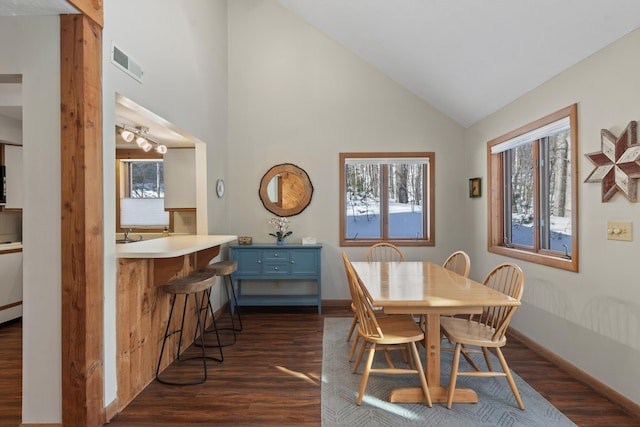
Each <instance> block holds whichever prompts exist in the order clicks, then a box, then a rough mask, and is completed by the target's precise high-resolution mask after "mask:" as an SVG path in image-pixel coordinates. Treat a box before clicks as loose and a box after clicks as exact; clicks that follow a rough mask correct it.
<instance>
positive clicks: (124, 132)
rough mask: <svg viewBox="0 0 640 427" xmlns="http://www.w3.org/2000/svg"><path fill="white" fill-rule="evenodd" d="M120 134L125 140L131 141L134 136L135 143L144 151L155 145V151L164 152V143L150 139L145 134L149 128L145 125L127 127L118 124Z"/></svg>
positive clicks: (165, 148)
mask: <svg viewBox="0 0 640 427" xmlns="http://www.w3.org/2000/svg"><path fill="white" fill-rule="evenodd" d="M117 127H119V128H120V129H121V130H120V136H121V137H122V139H124V140H125V141H127V142H132V141H133V139H134V138H135V140H136V144H137V145H138V147H139V148H141V149H142V150H144V151H145V152H149V151H151V149H152V148H153V146H154V145H155V148H156V151H157V152H158V153H160V154H166V152H167V146H166V145H164V144H160V143H158V142H156V141H154V140H152V139H150V138H149V137H148V136H147V134H148V133H149V128H148V127H146V126H135V127H133V128H132V127H129V126H127V125H119V126H117Z"/></svg>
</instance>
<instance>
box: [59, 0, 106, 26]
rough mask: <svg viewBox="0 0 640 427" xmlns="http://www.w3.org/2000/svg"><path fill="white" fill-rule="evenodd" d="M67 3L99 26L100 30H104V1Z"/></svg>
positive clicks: (68, 0)
mask: <svg viewBox="0 0 640 427" xmlns="http://www.w3.org/2000/svg"><path fill="white" fill-rule="evenodd" d="M67 2H68V3H69V4H71V5H73V6H74V7H75V8H76V9H78V10H79V11H80V12H82V13H83V14H84V15H85V16H87V17H88V18H90V19H91V20H92V21H93V22H95V23H96V24H98V25H99V26H100V28H104V14H103V9H102V0H67Z"/></svg>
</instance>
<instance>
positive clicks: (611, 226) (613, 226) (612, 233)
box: [607, 221, 633, 242]
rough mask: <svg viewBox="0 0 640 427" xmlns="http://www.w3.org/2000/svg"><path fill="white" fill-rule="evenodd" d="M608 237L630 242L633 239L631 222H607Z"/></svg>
mask: <svg viewBox="0 0 640 427" xmlns="http://www.w3.org/2000/svg"><path fill="white" fill-rule="evenodd" d="M607 239H608V240H624V241H628V242H630V241H631V240H633V232H632V228H631V223H630V222H624V221H609V222H607Z"/></svg>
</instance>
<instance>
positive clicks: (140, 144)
mask: <svg viewBox="0 0 640 427" xmlns="http://www.w3.org/2000/svg"><path fill="white" fill-rule="evenodd" d="M136 144H138V147H140V148H143V146H144V145H145V144H148V142H147V140H146V139H144V138H143V137H141V136H139V137H137V138H136Z"/></svg>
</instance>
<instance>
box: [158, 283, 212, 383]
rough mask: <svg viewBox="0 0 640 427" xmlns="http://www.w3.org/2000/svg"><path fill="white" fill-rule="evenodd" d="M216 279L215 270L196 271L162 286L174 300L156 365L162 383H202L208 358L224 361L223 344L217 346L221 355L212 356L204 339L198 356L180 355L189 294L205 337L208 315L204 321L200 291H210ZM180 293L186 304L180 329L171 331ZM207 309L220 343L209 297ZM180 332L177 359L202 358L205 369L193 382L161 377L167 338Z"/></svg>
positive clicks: (199, 329) (205, 377)
mask: <svg viewBox="0 0 640 427" xmlns="http://www.w3.org/2000/svg"><path fill="white" fill-rule="evenodd" d="M215 279H216V275H215V273H214V272H213V271H198V272H195V273H192V274H190V275H189V276H187V277H184V278H182V279H176V280H173V281H171V282H169V283H167V284H166V285H164V286H161V287H160V289H161V290H162V291H164V292H166V293H168V294H170V295H172V301H171V310H170V311H169V319H168V320H167V328H166V329H165V332H164V339H163V340H162V348H161V350H160V357H158V365H157V367H156V380H157V381H158V382H160V383H162V384H169V385H181V386H183V385H194V384H202V383H204V382H205V381H206V380H207V359H210V360H215V361H217V362H222V361H223V355H222V346H220V345H218V346H217V347H219V351H220V357H219V358H217V357H212V356H207V354H206V352H205V345H204V340H202V339H201V340H200V341H201V342H200V343H199V347H200V349H201V354H200V355H198V356H191V357H181V356H180V350H181V348H182V332H183V330H184V320H185V316H186V312H187V303H188V301H189V295H193V298H194V300H195V304H196V321H197V330H196V332H200V336H201V337H203V336H204V328H205V325H206V316H205V319H204V321H202V319H201V313H202V308H203V307H202V304H205V301H203V302H202V304H201V303H200V301H198V296H197V294H198V292H208V291H209V290H210V289H211V286H212V285H213V283H214V282H215ZM178 295H184V305H183V307H182V320H181V321H180V328H179V329H175V330H172V331H169V329H170V327H171V319H172V318H173V309H174V307H175V305H176V300H177V299H178ZM204 309H205V310H207V311H211V317H212V318H213V327H214V330H215V332H216V336H217V337H218V344H219V343H220V336H219V335H218V331H217V328H216V324H215V317H214V316H213V308H212V307H211V303H210V302H209V300H208V299H207V301H206V306H205V307H204ZM177 333H179V334H180V337H179V339H178V351H177V355H176V356H177V357H176V360H178V361H186V360H192V359H200V360H202V369H203V376H202V379H197V380H194V381H191V382H173V381H167V380H164V379H162V378H160V364H161V363H162V356H163V354H164V349H165V345H166V343H167V338H169V337H170V336H172V335H174V334H177Z"/></svg>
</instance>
